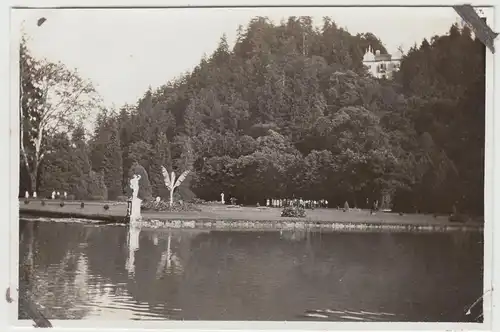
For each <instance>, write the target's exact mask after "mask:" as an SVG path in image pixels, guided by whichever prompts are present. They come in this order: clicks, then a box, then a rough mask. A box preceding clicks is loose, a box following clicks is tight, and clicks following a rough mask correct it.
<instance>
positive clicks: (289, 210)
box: [281, 206, 306, 218]
mask: <svg viewBox="0 0 500 332" xmlns="http://www.w3.org/2000/svg"><path fill="white" fill-rule="evenodd" d="M281 216H282V217H293V218H304V217H305V216H306V210H305V209H304V208H303V207H301V206H287V207H285V208H284V209H283V210H282V211H281Z"/></svg>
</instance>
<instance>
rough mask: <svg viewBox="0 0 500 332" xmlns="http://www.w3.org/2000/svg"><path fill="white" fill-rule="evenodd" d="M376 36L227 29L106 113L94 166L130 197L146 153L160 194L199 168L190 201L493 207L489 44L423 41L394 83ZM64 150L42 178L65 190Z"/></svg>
mask: <svg viewBox="0 0 500 332" xmlns="http://www.w3.org/2000/svg"><path fill="white" fill-rule="evenodd" d="M368 46H371V47H372V48H373V49H375V50H377V49H378V50H381V53H386V50H385V48H384V46H383V45H382V42H381V41H380V40H379V39H378V38H377V37H376V36H374V35H373V34H371V33H366V34H360V35H355V36H353V35H351V34H350V33H349V32H347V31H345V30H343V29H341V28H339V27H337V26H336V24H335V23H334V22H332V21H331V20H329V19H328V18H325V19H324V22H323V25H322V28H315V27H314V25H313V22H312V21H311V19H310V18H308V17H300V18H296V17H290V18H288V20H285V21H283V22H282V23H280V24H272V23H270V22H269V21H268V20H267V19H266V18H256V19H254V20H252V21H251V22H250V23H249V24H248V26H247V27H246V28H245V29H244V28H241V27H240V29H239V30H238V36H237V41H236V44H235V45H234V47H232V48H231V47H230V46H229V45H228V43H227V41H226V39H225V38H224V37H222V38H221V40H220V43H219V45H218V47H217V49H216V50H215V51H214V52H213V54H211V55H210V56H209V57H206V58H203V59H201V60H200V63H199V65H198V66H196V68H194V69H193V70H192V72H190V73H186V74H184V75H183V76H182V77H181V78H179V79H176V80H174V81H171V82H168V83H167V84H166V85H164V86H162V87H160V88H158V89H156V90H151V91H147V92H145V95H144V97H143V98H141V100H140V101H138V103H137V105H133V106H126V107H123V108H122V109H121V111H120V112H119V113H118V114H114V113H112V112H105V111H103V112H102V114H101V115H100V116H99V120H98V124H97V129H96V131H95V133H94V137H93V139H92V140H91V141H90V142H88V149H86V148H85V149H84V151H86V153H87V152H88V155H89V158H88V163H89V165H91V168H92V170H93V172H95V173H96V174H101V175H102V179H101V180H103V181H104V183H105V185H106V187H107V194H108V195H109V196H110V198H113V197H112V196H115V197H116V196H118V195H122V193H123V191H124V188H126V187H127V183H128V181H127V179H128V170H129V169H130V167H131V164H132V161H134V160H136V161H138V162H139V163H140V164H141V165H142V166H143V167H144V168H145V170H146V171H147V173H148V174H149V180H150V182H151V191H152V195H154V196H156V195H162V196H165V197H167V196H168V195H167V191H166V189H165V185H164V183H163V178H162V176H161V169H160V166H161V165H166V166H167V167H168V168H172V169H174V170H176V171H178V172H179V171H183V170H185V169H188V168H192V169H193V172H192V174H191V176H190V177H189V178H188V180H187V181H186V182H185V183H184V184H183V186H182V187H183V188H182V189H181V191H180V192H181V194H182V195H183V197H184V198H185V199H188V198H190V197H192V196H193V195H196V196H198V197H200V198H203V199H207V200H215V199H218V198H219V197H220V196H219V195H220V193H221V192H224V193H225V194H226V197H231V196H233V197H236V198H237V199H238V202H239V203H251V204H255V203H256V202H260V203H261V204H262V203H263V202H265V199H266V198H273V197H274V198H291V197H302V198H304V199H328V200H329V201H330V203H331V204H330V205H331V206H337V205H343V203H344V202H345V201H348V202H349V204H350V206H358V207H364V206H366V200H367V199H368V200H369V201H373V200H374V199H379V200H384V202H385V203H389V201H390V202H391V203H392V204H393V205H394V208H395V209H397V210H405V211H417V210H418V211H421V212H431V211H432V212H450V211H451V210H452V207H453V206H456V207H457V208H458V209H460V210H461V211H467V212H469V213H475V214H482V213H483V212H482V211H483V183H484V182H483V165H484V162H483V151H484V149H483V147H484V76H485V75H484V73H485V70H484V46H483V45H482V44H481V43H480V42H479V41H477V40H475V39H474V38H473V37H471V33H470V31H469V30H468V29H467V28H464V29H459V28H458V27H457V26H452V27H451V28H450V32H449V33H448V34H447V35H444V36H436V37H434V38H433V39H432V40H430V41H427V40H424V41H423V43H422V44H421V45H419V46H417V45H416V46H415V47H414V48H412V49H411V50H410V51H409V52H408V54H407V55H405V56H404V58H403V60H402V63H401V70H400V72H399V73H398V74H397V75H396V77H395V79H394V80H393V81H386V80H378V79H374V78H372V77H371V76H369V75H368V73H367V72H366V70H365V68H364V67H363V64H362V57H363V54H364V52H365V50H366V49H367V48H368ZM165 64H166V65H169V66H171V65H175V64H172V63H170V62H169V60H168V58H166V59H165ZM60 139H62V140H65V139H64V138H60ZM61 144H68V146H69V144H70V142H66V143H64V142H62V143H61ZM73 149H75V148H73ZM81 151H83V150H81ZM64 153H67V151H66V152H64ZM57 158H58V156H57V154H53V155H52V156H51V157H47V159H46V161H45V167H44V168H42V171H41V175H40V179H41V180H40V183H41V187H42V188H43V187H46V188H51V187H53V184H51V183H50V181H49V182H47V178H53V177H50V176H48V175H47V174H48V173H46V172H52V173H54V172H57V170H56V169H57V167H55V166H54V164H55V163H57V160H58V159H57ZM44 172H45V175H44ZM44 179H45V180H44ZM57 179H58V180H57V181H59V182H61V183H60V184H58V185H59V186H67V187H68V190H72V191H73V192H76V191H77V189H75V188H76V187H77V186H78V184H76V183H75V181H74V180H71V179H68V181H66V182H65V183H63V182H64V181H63V180H61V177H58V178H57ZM44 181H45V182H44ZM72 181H73V182H72Z"/></svg>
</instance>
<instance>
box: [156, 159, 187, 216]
mask: <svg viewBox="0 0 500 332" xmlns="http://www.w3.org/2000/svg"><path fill="white" fill-rule="evenodd" d="M161 172H162V174H163V179H164V180H165V185H166V186H167V188H168V190H170V207H172V205H173V204H174V189H175V188H177V187H178V186H180V184H181V183H182V181H184V179H186V177H187V176H188V174H189V172H190V171H189V170H187V171H184V173H182V174H181V176H179V177H178V178H177V180H176V179H175V173H174V172H172V174H168V171H167V169H166V168H165V167H164V166H162V167H161Z"/></svg>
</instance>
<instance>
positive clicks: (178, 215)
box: [19, 200, 474, 225]
mask: <svg viewBox="0 0 500 332" xmlns="http://www.w3.org/2000/svg"><path fill="white" fill-rule="evenodd" d="M59 203H60V201H59V200H46V205H45V206H42V204H41V201H40V200H31V201H30V203H29V204H24V200H20V201H19V206H20V211H21V212H29V211H32V212H35V211H53V212H65V213H78V214H85V215H89V216H93V215H101V216H125V215H126V211H127V203H125V202H96V201H88V202H85V207H84V208H83V209H82V208H81V207H80V201H66V202H65V205H64V206H63V207H61V206H60V205H59ZM105 204H108V205H109V209H108V210H105V209H104V205H105ZM198 208H199V209H200V210H201V211H190V212H157V211H142V216H143V217H144V218H146V219H167V218H168V219H195V220H196V219H218V220H248V221H284V220H296V221H298V220H302V221H304V220H307V221H311V222H320V223H321V222H349V223H355V222H364V223H366V222H372V223H381V222H382V223H388V224H409V225H441V224H448V223H450V222H449V221H448V218H447V217H446V216H438V217H434V216H432V215H424V214H406V215H403V216H400V215H399V214H396V213H384V212H378V213H377V214H375V215H370V213H369V211H367V210H357V211H355V210H352V211H349V212H343V211H342V210H340V211H339V210H337V209H315V210H306V213H307V215H306V218H302V219H299V218H283V217H281V216H280V214H281V209H280V208H267V207H233V206H228V205H198ZM467 224H474V223H473V222H468V223H467Z"/></svg>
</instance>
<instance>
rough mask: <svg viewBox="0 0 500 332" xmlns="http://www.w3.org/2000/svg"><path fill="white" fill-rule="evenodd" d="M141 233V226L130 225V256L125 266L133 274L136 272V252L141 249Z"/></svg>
mask: <svg viewBox="0 0 500 332" xmlns="http://www.w3.org/2000/svg"><path fill="white" fill-rule="evenodd" d="M139 234H141V229H140V228H139V227H134V226H130V228H129V231H128V238H127V244H128V257H127V261H126V262H125V266H126V268H127V271H128V272H129V273H131V274H134V273H135V252H136V251H137V250H139Z"/></svg>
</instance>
